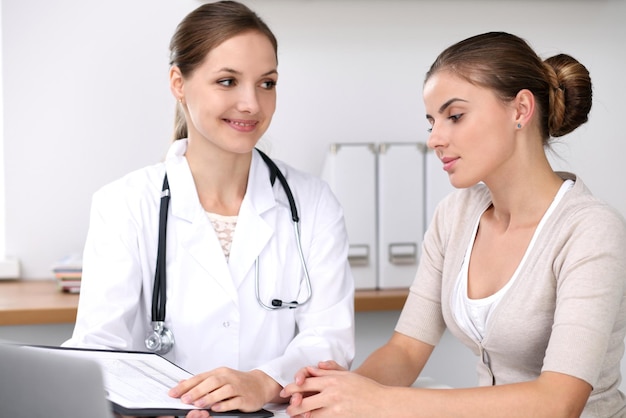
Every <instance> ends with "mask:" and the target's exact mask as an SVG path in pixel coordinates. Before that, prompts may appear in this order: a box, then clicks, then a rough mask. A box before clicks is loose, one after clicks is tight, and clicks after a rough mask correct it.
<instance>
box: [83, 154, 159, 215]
mask: <svg viewBox="0 0 626 418" xmlns="http://www.w3.org/2000/svg"><path fill="white" fill-rule="evenodd" d="M164 174H165V164H164V163H162V162H160V163H157V164H153V165H150V166H146V167H143V168H140V169H137V170H134V171H132V172H130V173H128V174H126V175H124V176H122V177H120V178H118V179H116V180H114V181H112V182H110V183H108V184H106V185H104V186H102V187H101V188H100V189H98V190H97V191H96V192H95V193H94V194H93V197H92V205H93V206H99V207H101V208H102V207H106V208H108V210H114V211H117V210H119V211H128V210H131V211H132V210H134V209H140V208H145V207H146V203H148V206H155V207H158V204H159V200H160V196H161V189H162V184H163V176H164Z"/></svg>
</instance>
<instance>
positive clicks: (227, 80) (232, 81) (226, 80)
mask: <svg viewBox="0 0 626 418" xmlns="http://www.w3.org/2000/svg"><path fill="white" fill-rule="evenodd" d="M217 84H220V85H222V86H224V87H231V86H233V85H235V79H234V78H222V79H220V80H217Z"/></svg>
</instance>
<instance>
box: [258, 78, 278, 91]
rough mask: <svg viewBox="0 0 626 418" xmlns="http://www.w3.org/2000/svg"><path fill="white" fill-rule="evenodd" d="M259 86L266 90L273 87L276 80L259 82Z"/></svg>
mask: <svg viewBox="0 0 626 418" xmlns="http://www.w3.org/2000/svg"><path fill="white" fill-rule="evenodd" d="M261 87H262V88H264V89H266V90H271V89H273V88H274V87H276V81H274V80H267V81H264V82H262V83H261Z"/></svg>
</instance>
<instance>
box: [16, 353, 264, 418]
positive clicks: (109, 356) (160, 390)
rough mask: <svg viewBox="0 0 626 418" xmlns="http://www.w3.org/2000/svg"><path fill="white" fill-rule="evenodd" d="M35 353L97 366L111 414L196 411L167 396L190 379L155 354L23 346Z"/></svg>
mask: <svg viewBox="0 0 626 418" xmlns="http://www.w3.org/2000/svg"><path fill="white" fill-rule="evenodd" d="M24 347H25V348H30V349H33V350H34V351H43V352H44V354H46V352H47V353H51V352H54V353H59V354H61V355H66V356H70V357H76V358H82V359H88V360H91V361H92V362H95V363H97V364H98V365H99V368H100V371H101V372H102V374H101V376H100V375H99V376H95V378H97V379H101V377H102V378H103V380H104V382H100V383H104V391H105V395H106V398H107V400H108V402H109V403H110V405H111V408H112V410H113V411H114V412H116V413H118V414H122V415H132V416H137V417H140V416H152V417H154V416H163V415H168V416H171V415H173V416H185V415H187V413H188V412H189V411H191V410H194V409H200V408H196V407H194V406H192V405H187V404H184V403H182V402H181V401H180V399H176V398H171V397H169V395H167V391H168V390H169V388H171V387H173V386H175V385H176V384H177V383H178V382H179V381H180V380H182V379H187V378H190V377H192V376H193V375H192V374H191V373H189V372H188V371H186V370H184V369H182V368H181V367H179V366H177V365H176V364H174V363H172V362H171V361H169V360H168V359H166V358H165V357H162V356H160V355H158V354H156V353H149V352H141V351H115V350H100V349H87V348H71V347H51V346H37V345H31V346H24ZM205 410H206V411H208V412H209V413H210V414H211V416H213V417H227V418H267V417H273V416H274V414H273V413H272V412H270V411H267V410H265V409H260V410H258V411H254V412H242V411H238V410H234V411H227V412H215V411H211V410H210V409H205Z"/></svg>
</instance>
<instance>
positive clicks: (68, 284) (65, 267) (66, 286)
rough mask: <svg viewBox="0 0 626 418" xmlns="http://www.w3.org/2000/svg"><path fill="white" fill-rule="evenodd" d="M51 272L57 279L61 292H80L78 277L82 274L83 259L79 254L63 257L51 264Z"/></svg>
mask: <svg viewBox="0 0 626 418" xmlns="http://www.w3.org/2000/svg"><path fill="white" fill-rule="evenodd" d="M52 272H53V273H54V277H55V278H56V279H57V283H58V284H59V289H61V291H63V292H68V293H78V292H80V279H81V277H82V274H83V259H82V256H81V255H76V254H74V255H69V256H66V257H63V258H62V259H60V260H59V261H57V262H56V263H55V264H54V265H53V266H52Z"/></svg>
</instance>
